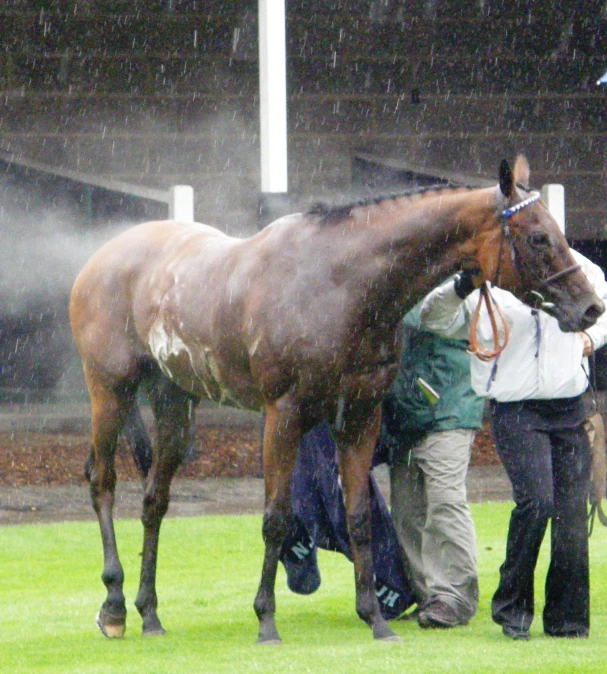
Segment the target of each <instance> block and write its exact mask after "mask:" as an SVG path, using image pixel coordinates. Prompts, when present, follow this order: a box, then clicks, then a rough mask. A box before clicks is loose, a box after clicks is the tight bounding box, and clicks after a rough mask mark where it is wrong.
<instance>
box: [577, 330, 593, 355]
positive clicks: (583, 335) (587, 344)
mask: <svg viewBox="0 0 607 674" xmlns="http://www.w3.org/2000/svg"><path fill="white" fill-rule="evenodd" d="M577 334H578V336H579V337H580V339H581V340H582V342H584V356H591V355H592V352H593V350H594V349H593V348H592V342H591V341H590V337H588V335H587V334H586V333H585V332H578V333H577Z"/></svg>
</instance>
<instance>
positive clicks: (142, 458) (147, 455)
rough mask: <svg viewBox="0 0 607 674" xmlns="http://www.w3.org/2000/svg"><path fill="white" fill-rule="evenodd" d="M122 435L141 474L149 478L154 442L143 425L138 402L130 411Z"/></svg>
mask: <svg viewBox="0 0 607 674" xmlns="http://www.w3.org/2000/svg"><path fill="white" fill-rule="evenodd" d="M122 433H123V435H124V439H125V440H126V443H127V445H128V446H129V449H130V450H131V454H132V455H133V460H134V461H135V466H137V470H138V471H139V474H140V475H141V476H142V477H147V474H148V473H149V472H150V468H151V467H152V441H151V440H150V436H149V434H148V432H147V429H146V427H145V424H144V423H143V418H142V416H141V411H140V410H139V405H138V404H137V402H134V403H133V404H132V406H131V409H130V410H129V413H128V415H127V418H126V421H125V423H124V428H123V429H122Z"/></svg>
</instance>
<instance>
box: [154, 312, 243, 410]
mask: <svg viewBox="0 0 607 674" xmlns="http://www.w3.org/2000/svg"><path fill="white" fill-rule="evenodd" d="M148 346H149V348H150V351H151V353H152V356H153V357H154V360H155V361H156V362H157V363H158V365H159V367H160V369H161V370H162V372H163V373H164V374H165V375H166V376H167V377H168V378H169V379H171V381H173V382H175V383H176V384H177V385H178V386H180V387H181V388H183V389H185V390H186V391H190V392H191V393H194V394H196V395H199V396H201V397H205V398H209V399H210V400H214V401H215V402H218V403H222V404H229V405H236V406H241V405H240V403H239V400H238V398H237V397H236V395H234V393H233V391H232V390H231V388H230V386H229V385H228V382H227V381H226V378H225V377H224V376H223V374H222V370H221V367H220V365H219V363H218V360H217V358H216V356H215V354H214V352H213V350H212V349H211V347H210V346H207V345H205V344H203V343H194V342H192V341H191V340H187V339H184V337H183V336H182V334H181V332H180V330H179V329H178V328H177V327H176V326H174V325H173V324H172V321H170V320H167V319H166V318H163V317H161V316H160V317H158V318H157V319H156V321H155V322H154V323H153V325H152V327H151V329H150V332H149V334H148Z"/></svg>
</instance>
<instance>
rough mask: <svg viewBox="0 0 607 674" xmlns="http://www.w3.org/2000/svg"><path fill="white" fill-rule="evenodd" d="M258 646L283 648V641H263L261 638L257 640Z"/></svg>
mask: <svg viewBox="0 0 607 674" xmlns="http://www.w3.org/2000/svg"><path fill="white" fill-rule="evenodd" d="M257 645H258V646H281V645H282V639H262V638H261V637H260V638H259V639H257Z"/></svg>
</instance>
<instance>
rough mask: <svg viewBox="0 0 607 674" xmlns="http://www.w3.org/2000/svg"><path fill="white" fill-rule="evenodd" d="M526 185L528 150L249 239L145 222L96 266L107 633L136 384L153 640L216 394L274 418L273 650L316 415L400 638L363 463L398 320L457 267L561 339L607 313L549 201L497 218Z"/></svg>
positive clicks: (363, 561) (268, 574) (90, 284)
mask: <svg viewBox="0 0 607 674" xmlns="http://www.w3.org/2000/svg"><path fill="white" fill-rule="evenodd" d="M527 178H528V166H527V163H526V161H525V160H524V159H522V158H519V159H517V163H516V165H515V169H514V172H512V171H511V170H510V168H509V167H508V166H507V164H505V163H504V164H503V165H502V167H501V172H500V184H499V186H498V187H496V188H487V189H478V190H470V189H450V188H441V189H437V190H427V191H425V192H423V193H420V194H417V195H414V196H397V197H390V198H385V199H378V200H374V201H371V202H367V203H361V204H353V205H350V206H348V207H344V208H341V209H336V210H326V209H323V208H315V209H312V210H311V211H310V212H309V213H306V214H295V215H290V216H287V217H284V218H281V219H280V220H277V221H276V222H274V223H272V224H270V225H268V226H267V227H266V228H265V229H264V230H262V231H261V232H259V233H258V234H256V235H255V236H253V237H251V238H249V239H245V240H239V239H234V238H231V237H229V236H226V235H225V234H223V233H221V232H220V231H218V230H216V229H214V228H212V227H208V226H206V225H200V224H183V223H178V222H171V221H169V222H152V223H147V224H143V225H140V226H138V227H134V228H133V229H131V230H128V231H126V232H125V233H123V234H121V235H119V236H118V237H116V238H115V239H113V240H112V241H110V242H109V243H107V244H106V245H105V246H104V247H102V248H101V249H100V250H99V251H98V252H97V253H96V254H95V255H94V256H93V258H92V259H91V260H90V261H89V262H88V263H87V265H86V266H85V267H84V269H83V270H82V272H81V273H80V275H79V276H78V278H77V280H76V282H75V284H74V288H73V291H72V296H71V303H70V318H71V324H72V330H73V334H74V338H75V341H76V344H77V347H78V349H79V352H80V355H81V357H82V361H83V367H84V373H85V378H86V382H87V386H88V389H89V393H90V397H91V410H92V440H93V449H92V452H91V456H90V459H89V462H88V466H87V472H88V476H89V480H90V484H91V494H92V501H93V506H94V508H95V510H96V512H97V515H98V518H99V523H100V528H101V536H102V541H103V549H104V568H103V574H102V578H103V581H104V583H105V585H106V587H107V598H106V600H105V601H104V603H103V605H102V607H101V611H100V614H99V617H98V624H99V626H100V628H101V630H102V631H103V632H104V634H106V635H107V636H121V635H122V634H123V632H124V627H125V620H126V607H125V599H124V594H123V591H122V584H123V571H122V566H121V564H120V561H119V559H118V554H117V551H116V541H115V536H114V528H113V521H112V506H113V499H114V486H115V472H114V455H115V450H116V441H117V438H118V435H119V433H120V431H121V429H122V427H123V425H124V421H125V418H126V416H127V414H128V412H129V410H130V409H131V407H132V405H133V404H134V400H135V394H136V392H137V390H138V388H139V387H140V386H143V387H144V389H145V390H146V392H147V395H148V398H149V399H150V403H151V406H152V409H153V412H154V416H155V419H156V427H157V442H156V446H155V448H154V457H153V462H152V468H151V471H150V474H149V475H148V477H147V480H146V484H145V495H144V503H143V515H142V522H143V526H144V547H143V558H142V567H141V580H140V587H139V592H138V595H137V598H136V601H135V604H136V606H137V608H138V610H139V612H140V614H141V615H142V617H143V632H144V634H160V633H163V632H164V630H163V628H162V626H161V624H160V621H159V619H158V616H157V612H156V605H157V596H156V588H155V574H156V559H157V550H158V537H159V529H160V523H161V521H162V518H163V516H164V514H165V513H166V510H167V507H168V502H169V487H170V483H171V479H172V477H173V475H174V473H175V471H176V470H177V468H178V466H179V464H180V462H181V460H182V458H183V456H184V453H185V451H186V449H187V444H188V439H189V434H190V426H191V424H192V420H193V410H194V408H195V405H196V403H197V402H198V401H199V400H200V398H202V397H208V398H210V399H212V400H215V401H217V402H221V403H228V404H237V405H242V406H246V407H250V408H253V409H261V408H263V409H264V410H265V414H266V424H265V433H264V443H263V444H264V447H263V460H264V477H265V511H264V518H263V537H264V542H265V556H264V562H263V568H262V575H261V582H260V585H259V590H258V593H257V597H256V599H255V604H254V606H255V611H256V614H257V616H258V619H259V642H261V643H276V642H278V641H279V637H278V633H277V631H276V627H275V622H274V612H275V598H274V584H275V577H276V569H277V563H278V558H279V554H280V550H281V545H282V542H283V539H284V536H285V534H286V532H287V530H288V528H289V522H290V518H291V513H290V478H291V474H292V471H293V466H294V463H295V458H296V451H297V446H298V444H299V441H300V438H301V437H302V435H303V434H304V433H305V432H307V431H308V430H309V429H311V428H312V427H313V426H314V425H316V424H317V423H318V422H319V421H320V420H322V419H327V420H329V421H330V422H331V423H332V424H333V431H334V435H335V439H336V442H337V446H338V459H339V469H340V474H341V477H342V481H343V486H344V495H345V506H346V513H347V521H348V530H349V534H350V539H351V549H352V556H353V562H354V570H355V585H356V609H357V612H358V614H359V616H360V617H361V618H362V619H363V620H364V621H365V622H366V623H367V624H368V625H369V626H370V627H371V629H372V631H373V635H374V636H375V637H376V638H380V639H393V638H396V637H395V636H394V634H393V632H392V630H391V629H390V628H389V627H388V625H387V623H386V622H385V621H384V619H383V618H382V617H381V615H380V612H379V610H378V603H377V599H376V597H375V593H374V587H373V577H372V560H371V548H370V543H371V531H370V518H369V501H368V471H369V467H370V464H371V456H372V453H373V449H374V447H375V441H376V438H377V434H378V430H379V421H380V418H379V415H380V407H379V405H380V402H381V400H382V398H383V396H384V393H385V392H386V391H387V389H388V387H389V385H390V383H391V382H392V379H393V377H394V375H395V373H396V369H397V363H398V357H399V347H400V344H399V339H398V324H399V322H400V319H401V318H402V316H403V315H404V313H405V312H406V311H407V310H408V309H409V308H411V307H412V306H413V305H414V304H415V303H416V302H417V301H418V300H420V299H421V298H422V297H423V296H424V295H425V294H426V293H427V292H428V291H429V290H431V289H432V288H433V287H434V286H435V285H437V284H438V283H439V282H440V281H442V280H443V279H444V278H446V277H447V276H448V275H449V274H451V273H453V272H455V271H456V270H457V269H458V268H460V266H461V265H462V264H464V265H471V266H474V267H478V268H480V269H481V271H482V274H483V275H484V276H485V278H490V279H492V280H493V281H495V282H497V283H498V284H499V285H501V286H502V287H505V288H507V289H509V290H512V291H513V292H514V293H515V294H517V295H518V296H521V297H522V296H523V294H524V292H525V291H526V290H530V289H534V288H535V289H539V288H541V291H542V294H543V299H546V300H548V301H549V302H550V303H552V304H553V308H552V309H551V311H552V312H553V313H554V314H555V315H556V317H557V318H558V320H559V322H560V324H561V327H562V328H563V329H565V330H580V329H583V328H584V327H586V326H588V325H591V324H592V323H593V322H594V320H596V317H597V316H598V315H599V314H600V313H601V312H602V311H603V306H602V304H601V302H600V300H598V298H597V297H596V296H595V294H594V292H593V291H592V289H591V287H590V286H589V284H588V282H587V281H586V279H585V277H584V276H583V274H582V273H581V272H580V271H579V270H577V269H576V268H575V266H574V265H573V259H572V257H571V255H570V253H569V251H568V247H567V244H566V242H565V239H564V238H563V235H562V234H561V233H560V231H559V230H558V227H557V225H556V223H555V222H554V220H553V219H552V218H551V216H550V215H549V213H548V211H547V209H546V208H545V206H543V204H541V202H537V203H534V204H532V205H531V206H529V207H526V208H524V209H522V210H520V212H516V213H515V215H513V216H512V217H511V218H510V219H509V230H508V232H506V233H504V230H503V229H502V228H500V219H499V213H500V212H501V210H503V209H504V208H506V207H507V206H513V205H515V204H517V203H519V202H521V201H523V200H524V199H525V197H526V196H527V188H526V183H527ZM516 183H519V184H520V185H519V186H517V184H516ZM506 234H507V238H506V240H505V239H504V237H505V236H506ZM508 246H510V249H511V251H512V256H511V255H510V253H509V252H508V250H507V248H508ZM503 249H505V250H506V253H505V254H502V252H500V251H503ZM513 258H514V260H513ZM498 259H499V261H498ZM496 275H497V276H498V278H495V277H496ZM552 279H554V280H552ZM546 306H548V305H547V304H546Z"/></svg>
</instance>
